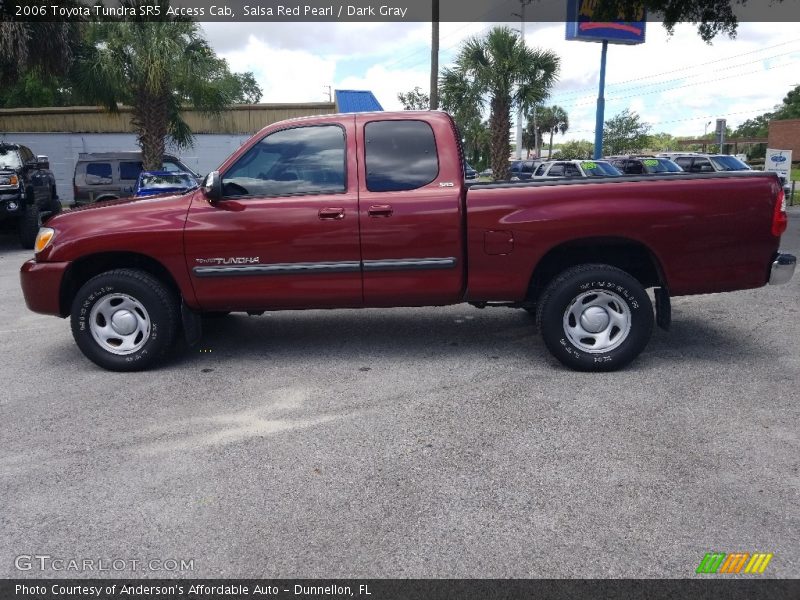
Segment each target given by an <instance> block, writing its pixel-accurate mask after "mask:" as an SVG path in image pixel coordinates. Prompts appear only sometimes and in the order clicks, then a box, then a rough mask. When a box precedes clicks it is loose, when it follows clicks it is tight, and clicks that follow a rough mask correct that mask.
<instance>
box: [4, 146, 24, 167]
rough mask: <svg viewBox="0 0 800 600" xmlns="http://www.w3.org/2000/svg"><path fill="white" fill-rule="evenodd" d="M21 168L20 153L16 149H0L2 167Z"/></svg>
mask: <svg viewBox="0 0 800 600" xmlns="http://www.w3.org/2000/svg"><path fill="white" fill-rule="evenodd" d="M21 166H22V162H20V160H19V152H17V151H16V149H15V148H0V167H5V168H7V169H8V168H10V169H19V168H20V167H21Z"/></svg>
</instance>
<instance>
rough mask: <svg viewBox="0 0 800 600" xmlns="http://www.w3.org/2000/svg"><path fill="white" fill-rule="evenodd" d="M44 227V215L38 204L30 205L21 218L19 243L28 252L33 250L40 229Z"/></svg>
mask: <svg viewBox="0 0 800 600" xmlns="http://www.w3.org/2000/svg"><path fill="white" fill-rule="evenodd" d="M41 225H42V214H41V212H40V211H39V207H38V206H36V204H29V205H27V206H26V207H25V211H24V212H23V213H22V215H21V216H20V218H19V243H20V245H21V246H22V247H23V248H25V249H26V250H30V249H32V248H33V245H34V244H35V243H36V236H37V235H38V234H39V227H41Z"/></svg>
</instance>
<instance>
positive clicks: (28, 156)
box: [19, 146, 35, 164]
mask: <svg viewBox="0 0 800 600" xmlns="http://www.w3.org/2000/svg"><path fill="white" fill-rule="evenodd" d="M19 154H20V158H22V163H23V164H25V163H27V162H29V161H31V160H33V159H34V158H35V157H34V156H33V152H31V149H30V148H28V147H27V146H20V147H19Z"/></svg>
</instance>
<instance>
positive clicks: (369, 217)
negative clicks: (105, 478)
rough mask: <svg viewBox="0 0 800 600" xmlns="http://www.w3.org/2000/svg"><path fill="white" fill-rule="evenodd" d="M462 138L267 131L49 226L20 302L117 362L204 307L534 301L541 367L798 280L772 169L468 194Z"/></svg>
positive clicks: (438, 129) (344, 128) (394, 119)
mask: <svg viewBox="0 0 800 600" xmlns="http://www.w3.org/2000/svg"><path fill="white" fill-rule="evenodd" d="M458 140H459V137H458V133H457V131H456V128H455V126H454V124H453V121H452V119H451V118H450V117H449V116H448V115H447V114H445V113H441V112H403V113H370V114H347V115H333V116H317V117H311V118H304V119H297V120H292V121H284V122H281V123H275V124H273V125H270V126H268V127H266V128H265V129H263V130H262V131H260V132H259V133H258V134H256V135H255V136H253V138H252V139H251V140H249V141H248V142H247V143H246V144H245V145H244V146H242V148H241V149H240V150H239V151H237V152H236V153H235V154H234V155H233V156H231V157H230V158H229V159H228V160H227V161H226V162H225V163H224V164H223V165H222V166H221V167H220V168H219V170H218V171H214V172H212V173H210V174H209V175H208V176H207V177H206V179H205V181H204V183H203V185H202V186H201V187H200V188H196V189H194V190H191V191H189V192H186V193H183V194H181V195H171V196H160V197H159V196H157V197H151V198H146V199H141V200H118V201H112V202H104V203H99V204H97V205H92V206H89V207H84V208H80V209H76V210H71V211H67V212H65V213H63V214H60V215H57V216H55V217H54V218H52V219H50V220H49V221H47V222H46V223H45V227H43V228H42V229H41V230H40V232H39V237H38V239H37V242H36V248H35V258H34V259H33V260H30V261H28V262H27V263H25V264H24V265H23V267H22V273H21V278H22V288H23V291H24V294H25V300H26V302H27V304H28V307H29V308H30V309H31V310H34V311H36V312H40V313H45V314H51V315H58V316H60V317H67V316H69V317H70V318H71V322H72V332H73V335H74V337H75V341H76V342H77V344H78V346H79V347H80V349H81V350H82V351H83V352H84V354H86V356H87V357H89V358H90V359H91V360H93V361H94V362H95V363H97V364H98V365H100V366H102V367H105V368H107V369H113V370H120V371H128V370H137V369H144V368H146V367H150V366H152V365H154V363H156V361H157V360H158V359H159V358H160V357H161V356H162V355H164V354H165V353H166V352H167V351H168V350H169V349H170V348H171V347H172V346H173V344H174V343H175V342H176V340H177V338H178V337H179V336H180V335H181V333H182V334H183V335H184V336H185V337H186V338H187V340H188V341H189V342H190V343H191V342H196V341H197V339H198V338H199V335H200V323H201V319H200V315H201V314H202V313H212V312H226V311H247V312H260V311H264V310H283V309H308V308H345V307H347V308H359V307H392V306H433V305H446V304H456V303H460V302H469V303H471V304H474V305H475V306H479V307H484V306H494V305H505V306H512V307H520V308H524V309H527V310H529V311H531V312H534V313H535V314H536V316H537V321H538V326H539V329H540V331H541V333H542V335H543V337H544V341H545V344H546V346H547V348H548V349H549V350H550V352H552V353H553V355H554V356H555V357H556V358H558V359H559V360H560V361H561V362H563V363H564V364H566V365H568V366H570V367H572V368H575V369H581V370H589V371H606V370H613V369H617V368H620V367H622V366H624V365H626V364H628V363H629V362H630V361H631V360H633V359H634V358H635V357H636V356H637V355H638V354H639V353H640V352H641V351H642V349H643V348H644V347H645V345H646V344H647V342H648V339H649V338H650V335H651V332H652V328H653V324H654V321H655V322H657V323H658V324H659V325H661V326H663V327H665V328H666V327H668V325H669V321H670V297H671V296H680V295H686V294H702V293H708V292H726V291H730V290H740V289H745V288H755V287H760V286H763V285H765V284H766V283H768V282H769V283H783V282H785V281H787V280H788V279H789V278H790V277H791V276H792V274H793V271H794V267H795V258H794V257H793V256H790V255H787V254H781V253H779V252H778V244H779V241H780V236H781V233H782V232H783V231H784V230H785V228H786V218H787V217H786V212H785V202H784V198H783V191H782V189H781V186H780V184H779V182H778V179H777V177H776V176H775V175H774V174H772V173H760V172H744V173H718V174H717V173H715V174H708V175H704V174H701V175H680V174H679V175H674V174H672V175H670V176H669V177H659V176H653V175H648V176H647V177H628V178H603V179H598V180H592V179H587V178H581V179H579V180H560V179H559V180H553V181H542V182H527V183H525V182H522V183H494V184H487V185H474V186H471V187H469V188H468V187H467V186H466V185H465V183H464V162H463V157H462V155H461V150H460V145H459V141H458ZM647 288H653V289H654V296H655V299H656V311H655V312H656V314H655V316H654V311H653V306H652V303H651V301H650V297H649V296H648V293H647V291H646V290H647Z"/></svg>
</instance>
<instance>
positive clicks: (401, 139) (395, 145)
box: [364, 121, 439, 192]
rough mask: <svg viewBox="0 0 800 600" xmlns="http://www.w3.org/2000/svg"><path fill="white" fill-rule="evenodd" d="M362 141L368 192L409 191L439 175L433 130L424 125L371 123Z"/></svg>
mask: <svg viewBox="0 0 800 600" xmlns="http://www.w3.org/2000/svg"><path fill="white" fill-rule="evenodd" d="M364 138H365V139H366V151H365V157H366V158H365V162H366V171H367V189H368V190H369V191H371V192H395V191H402V190H413V189H416V188H419V187H422V186H423V185H427V184H429V183H430V182H431V181H433V180H434V179H436V176H437V175H438V174H439V157H438V156H437V154H436V141H435V140H434V137H433V129H431V126H430V125H428V124H427V123H426V122H424V121H372V122H370V123H367V125H366V126H365V127H364Z"/></svg>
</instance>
